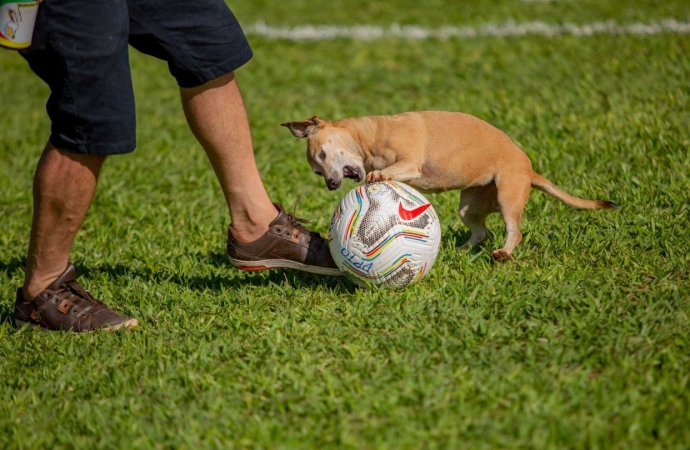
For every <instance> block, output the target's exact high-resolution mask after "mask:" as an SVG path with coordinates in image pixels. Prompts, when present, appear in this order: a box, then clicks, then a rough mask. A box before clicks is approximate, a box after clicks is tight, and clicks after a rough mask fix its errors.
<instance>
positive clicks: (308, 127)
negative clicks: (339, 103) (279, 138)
mask: <svg viewBox="0 0 690 450" xmlns="http://www.w3.org/2000/svg"><path fill="white" fill-rule="evenodd" d="M325 122H326V121H325V120H321V119H319V118H318V117H316V116H314V117H312V118H311V119H307V120H303V121H301V122H286V123H281V124H280V125H281V126H283V127H288V128H289V129H290V131H292V134H293V135H294V136H295V137H298V138H303V137H307V136H309V135H310V134H314V133H316V131H317V130H318V129H319V127H322V126H323V125H324V123H325Z"/></svg>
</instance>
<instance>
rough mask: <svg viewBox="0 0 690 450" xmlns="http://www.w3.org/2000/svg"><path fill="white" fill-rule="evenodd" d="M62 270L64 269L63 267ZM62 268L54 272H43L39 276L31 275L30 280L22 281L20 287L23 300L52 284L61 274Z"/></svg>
mask: <svg viewBox="0 0 690 450" xmlns="http://www.w3.org/2000/svg"><path fill="white" fill-rule="evenodd" d="M63 270H64V269H63ZM63 270H61V271H58V272H57V273H54V274H45V275H41V276H37V275H32V277H31V280H29V281H27V282H25V283H24V286H23V287H22V294H23V295H24V300H26V301H31V300H33V299H34V298H36V296H37V295H38V294H40V293H41V292H43V291H45V290H46V289H47V288H48V286H50V285H51V284H53V283H54V282H55V280H57V279H58V278H59V277H60V275H61V274H62V272H63Z"/></svg>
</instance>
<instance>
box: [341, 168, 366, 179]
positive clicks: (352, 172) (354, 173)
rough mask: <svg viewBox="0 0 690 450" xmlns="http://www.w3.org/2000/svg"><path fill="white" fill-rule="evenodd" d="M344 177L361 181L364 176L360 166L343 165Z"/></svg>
mask: <svg viewBox="0 0 690 450" xmlns="http://www.w3.org/2000/svg"><path fill="white" fill-rule="evenodd" d="M343 178H349V179H351V180H355V181H356V182H358V183H359V182H360V181H362V179H363V178H364V177H363V176H362V170H361V169H360V168H359V167H352V166H345V167H343Z"/></svg>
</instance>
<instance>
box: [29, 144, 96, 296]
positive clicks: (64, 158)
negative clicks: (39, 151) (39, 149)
mask: <svg viewBox="0 0 690 450" xmlns="http://www.w3.org/2000/svg"><path fill="white" fill-rule="evenodd" d="M104 161H105V156H99V155H82V154H75V153H68V152H63V151H62V150H59V149H58V148H56V147H54V146H53V145H52V144H51V143H50V142H48V144H46V147H45V149H44V150H43V155H41V159H40V160H39V161H38V166H37V167H36V173H35V174H34V187H33V195H34V212H33V221H32V224H31V238H30V241H29V253H28V257H27V262H26V278H25V281H24V297H25V299H27V300H30V299H32V298H34V297H35V296H36V295H38V293H39V292H41V291H42V290H44V289H45V288H46V287H47V286H48V285H50V284H51V283H52V282H53V281H55V280H56V279H57V278H58V276H60V274H62V273H63V271H64V270H65V268H66V267H67V263H68V261H69V253H70V249H71V248H72V243H73V242H74V237H75V236H76V234H77V231H78V230H79V227H80V226H81V224H82V222H83V221H84V216H86V211H87V210H88V209H89V205H90V204H91V200H92V199H93V195H94V193H95V192H96V183H97V181H98V174H99V172H100V170H101V166H102V165H103V162H104Z"/></svg>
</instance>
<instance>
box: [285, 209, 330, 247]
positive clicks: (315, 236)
mask: <svg viewBox="0 0 690 450" xmlns="http://www.w3.org/2000/svg"><path fill="white" fill-rule="evenodd" d="M287 217H288V221H289V222H290V224H291V225H292V226H293V227H295V228H297V229H298V230H300V231H301V232H302V233H305V234H309V236H310V237H311V239H312V241H314V240H316V247H317V249H318V250H320V249H321V247H323V244H324V243H325V242H326V240H325V239H323V238H322V237H321V235H320V234H319V233H317V232H316V231H310V230H309V229H307V228H306V227H305V226H304V225H302V224H306V223H309V221H308V220H306V219H302V218H299V217H297V216H295V214H294V212H291V213H287Z"/></svg>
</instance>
